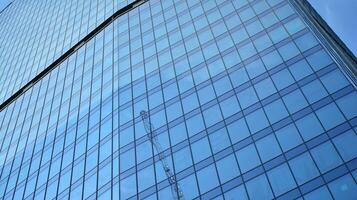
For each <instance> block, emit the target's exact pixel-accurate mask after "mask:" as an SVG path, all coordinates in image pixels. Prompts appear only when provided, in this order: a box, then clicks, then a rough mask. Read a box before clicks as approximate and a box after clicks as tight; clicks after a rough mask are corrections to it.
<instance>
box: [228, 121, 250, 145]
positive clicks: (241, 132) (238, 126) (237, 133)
mask: <svg viewBox="0 0 357 200" xmlns="http://www.w3.org/2000/svg"><path fill="white" fill-rule="evenodd" d="M227 129H228V133H229V137H230V138H231V141H232V143H233V144H234V143H236V142H239V141H241V140H243V139H245V138H246V137H248V136H249V135H250V133H249V130H248V127H247V124H246V123H245V120H244V119H240V120H237V121H234V122H233V123H231V124H229V125H228V126H227Z"/></svg>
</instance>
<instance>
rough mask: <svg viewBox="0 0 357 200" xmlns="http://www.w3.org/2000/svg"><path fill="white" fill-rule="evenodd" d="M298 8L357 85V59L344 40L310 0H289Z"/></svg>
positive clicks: (348, 76)
mask: <svg viewBox="0 0 357 200" xmlns="http://www.w3.org/2000/svg"><path fill="white" fill-rule="evenodd" d="M289 1H290V3H291V4H293V5H294V6H295V7H296V8H297V12H298V13H299V14H300V15H301V17H302V18H303V19H304V20H305V21H306V22H307V24H308V25H309V27H310V29H311V30H312V31H313V33H314V34H315V35H316V36H317V37H318V39H319V40H320V41H321V43H322V44H324V46H325V47H326V48H327V50H328V51H329V53H330V54H331V55H332V56H333V57H334V58H335V60H336V62H337V63H338V64H339V65H340V66H341V68H342V70H343V72H344V73H345V75H346V76H347V78H348V79H349V80H350V81H351V82H352V84H353V85H354V87H355V88H356V86H357V80H356V76H357V59H356V56H355V55H354V54H353V53H352V52H351V51H350V49H349V48H348V47H347V46H346V45H345V44H344V43H343V41H342V40H341V39H340V38H339V37H338V36H337V35H336V33H335V32H334V31H333V30H332V29H331V27H330V26H329V25H328V24H327V23H326V21H325V20H324V19H323V18H322V17H321V16H320V14H319V13H318V12H317V11H316V10H315V9H314V8H313V6H312V5H311V4H310V3H309V2H308V0H289Z"/></svg>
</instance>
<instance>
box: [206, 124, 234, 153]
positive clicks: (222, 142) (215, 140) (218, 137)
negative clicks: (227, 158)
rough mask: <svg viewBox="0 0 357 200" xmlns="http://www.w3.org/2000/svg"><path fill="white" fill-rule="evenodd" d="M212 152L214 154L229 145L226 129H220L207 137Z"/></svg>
mask: <svg viewBox="0 0 357 200" xmlns="http://www.w3.org/2000/svg"><path fill="white" fill-rule="evenodd" d="M209 138H210V143H211V148H212V152H213V153H214V154H215V153H217V152H219V151H221V150H223V149H225V148H226V147H228V146H230V145H231V142H230V141H229V137H228V133H227V131H226V128H221V129H219V130H217V131H215V132H214V133H211V134H210V135H209Z"/></svg>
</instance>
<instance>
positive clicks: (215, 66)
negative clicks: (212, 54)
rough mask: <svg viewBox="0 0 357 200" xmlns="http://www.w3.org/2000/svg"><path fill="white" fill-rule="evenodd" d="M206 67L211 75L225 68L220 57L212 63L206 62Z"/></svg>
mask: <svg viewBox="0 0 357 200" xmlns="http://www.w3.org/2000/svg"><path fill="white" fill-rule="evenodd" d="M208 69H209V73H210V75H211V77H214V76H216V75H217V74H219V73H221V72H223V71H224V70H225V68H224V64H223V61H222V59H217V60H216V61H213V62H212V63H209V64H208Z"/></svg>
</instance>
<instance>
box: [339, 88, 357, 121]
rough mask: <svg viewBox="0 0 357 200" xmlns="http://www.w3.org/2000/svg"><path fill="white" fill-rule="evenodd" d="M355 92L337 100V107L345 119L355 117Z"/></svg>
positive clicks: (356, 96) (356, 110)
mask: <svg viewBox="0 0 357 200" xmlns="http://www.w3.org/2000/svg"><path fill="white" fill-rule="evenodd" d="M356 102H357V92H356V91H355V92H352V93H350V94H348V95H346V96H344V97H342V98H340V99H338V100H337V102H336V103H337V105H338V107H339V108H340V109H341V111H342V112H343V114H345V116H346V118H347V119H352V118H354V117H356V116H357V106H356Z"/></svg>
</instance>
